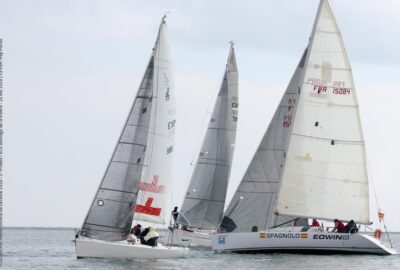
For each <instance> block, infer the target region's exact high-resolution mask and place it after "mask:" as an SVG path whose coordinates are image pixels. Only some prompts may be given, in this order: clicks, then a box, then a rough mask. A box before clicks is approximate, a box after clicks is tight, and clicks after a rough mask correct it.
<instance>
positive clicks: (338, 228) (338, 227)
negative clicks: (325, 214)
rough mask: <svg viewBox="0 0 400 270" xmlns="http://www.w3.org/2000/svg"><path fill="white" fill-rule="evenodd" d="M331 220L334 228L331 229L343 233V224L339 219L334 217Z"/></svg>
mask: <svg viewBox="0 0 400 270" xmlns="http://www.w3.org/2000/svg"><path fill="white" fill-rule="evenodd" d="M333 222H335V228H334V229H333V231H332V232H338V233H344V232H345V226H344V224H343V223H342V222H341V221H340V220H338V219H336V218H335V219H334V220H333Z"/></svg>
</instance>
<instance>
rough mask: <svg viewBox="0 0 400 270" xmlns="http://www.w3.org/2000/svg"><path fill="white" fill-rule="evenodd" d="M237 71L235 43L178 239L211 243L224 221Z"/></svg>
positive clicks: (183, 210)
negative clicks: (213, 234)
mask: <svg viewBox="0 0 400 270" xmlns="http://www.w3.org/2000/svg"><path fill="white" fill-rule="evenodd" d="M238 102H239V101H238V71H237V66H236V58H235V51H234V47H233V43H232V42H231V47H230V51H229V56H228V60H227V63H226V69H225V73H224V77H223V80H222V84H221V87H220V90H219V92H218V96H217V99H216V101H215V104H214V108H213V110H212V113H211V118H210V121H209V123H208V128H207V131H206V134H205V137H204V141H203V144H202V146H201V150H200V153H199V155H198V157H197V161H196V162H195V167H194V171H193V174H192V177H191V180H190V184H189V186H188V189H187V192H186V196H185V199H184V201H183V204H182V207H181V210H180V212H179V216H178V218H177V224H179V225H180V226H179V227H177V226H175V228H174V236H173V239H174V242H175V243H181V244H183V243H190V245H193V246H207V247H211V241H210V237H209V235H210V233H211V232H215V229H216V228H217V227H218V225H219V223H220V222H221V219H222V216H223V211H224V206H225V197H226V191H227V187H228V180H229V175H230V171H231V166H232V159H233V151H234V147H235V138H236V127H237V120H238V107H239V103H238Z"/></svg>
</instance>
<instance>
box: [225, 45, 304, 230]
mask: <svg viewBox="0 0 400 270" xmlns="http://www.w3.org/2000/svg"><path fill="white" fill-rule="evenodd" d="M306 56H307V49H306V50H305V52H304V54H303V56H302V58H301V60H300V63H299V64H298V66H297V69H296V71H295V73H294V75H293V77H292V79H291V81H290V83H289V85H288V87H287V89H286V91H285V93H284V95H283V97H282V99H281V101H280V104H279V107H278V109H277V110H276V112H275V114H274V116H273V118H272V120H271V123H270V124H269V126H268V129H267V131H266V133H265V135H264V137H263V139H262V140H261V143H260V145H259V146H258V148H257V151H256V153H255V154H254V156H253V159H252V161H251V163H250V165H249V167H248V168H247V170H246V173H245V174H244V176H243V178H242V180H241V182H240V184H239V186H238V189H237V190H236V192H235V194H234V196H233V198H232V200H231V202H230V203H229V206H228V208H227V209H226V211H225V216H224V218H223V220H222V222H221V224H220V228H219V230H220V231H228V232H231V231H237V232H249V231H251V230H252V229H253V227H254V226H256V227H257V228H258V229H259V230H261V229H267V228H271V227H273V226H274V225H279V224H281V223H284V222H286V221H287V220H290V219H293V218H295V217H279V218H278V217H277V216H276V215H275V212H276V211H275V207H276V201H277V192H278V189H279V187H280V179H281V175H282V170H283V166H284V162H285V155H286V151H287V147H288V139H289V135H290V132H291V129H292V127H293V120H294V116H295V115H294V114H295V113H296V106H297V103H298V97H299V93H300V86H301V84H302V82H303V80H302V78H303V72H304V62H305V59H306Z"/></svg>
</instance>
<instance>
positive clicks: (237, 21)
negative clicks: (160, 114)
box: [0, 0, 400, 231]
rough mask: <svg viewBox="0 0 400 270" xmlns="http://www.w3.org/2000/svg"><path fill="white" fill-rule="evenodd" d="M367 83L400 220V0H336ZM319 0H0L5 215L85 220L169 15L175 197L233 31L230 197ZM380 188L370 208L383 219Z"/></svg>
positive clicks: (364, 116)
mask: <svg viewBox="0 0 400 270" xmlns="http://www.w3.org/2000/svg"><path fill="white" fill-rule="evenodd" d="M330 2H331V6H332V9H333V12H334V14H335V15H336V19H337V21H338V24H339V28H340V29H341V32H342V35H343V39H344V42H345V46H346V49H347V52H348V54H349V58H350V62H351V65H352V68H353V75H354V80H355V84H356V90H357V96H358V99H359V104H360V111H361V120H362V125H363V129H364V136H365V140H366V145H367V159H368V165H369V173H370V180H371V181H373V182H374V185H375V188H376V193H377V196H378V199H379V202H380V207H381V208H382V210H383V211H384V212H385V214H386V216H385V218H386V220H387V224H388V226H389V229H391V230H396V231H400V210H399V206H398V205H399V191H400V177H399V164H400V154H399V153H400V143H399V141H400V139H399V138H400V128H399V120H398V115H399V113H398V102H399V101H400V52H399V48H400V1H398V0H368V1H365V0H353V1H348V0H331V1H330ZM318 3H319V1H318V0H302V1H298V0H285V1H282V0H258V1H257V0H249V1H233V0H229V1H228V0H227V1H225V0H221V1H216V0H215V1H211V0H205V1H183V0H182V1H178V0H176V1H173V0H172V1H168V0H165V1H161V0H160V1H139V0H138V1H132V0H129V1H128V0H127V1H122V0H121V1H120V0H118V1H102V0H96V1H94V0H92V1H80V0H75V1H51V0H47V1H28V0H26V1H19V0H2V1H0V38H3V39H4V41H3V51H4V57H3V58H4V63H3V74H4V114H5V120H4V124H5V128H4V130H5V133H4V225H5V226H74V227H78V226H80V225H81V224H82V222H83V218H84V216H85V214H86V212H87V210H88V208H89V206H90V203H91V200H92V198H93V196H94V193H95V191H96V188H97V186H98V184H99V182H100V180H101V177H102V175H103V173H104V171H105V168H106V166H107V163H108V161H109V158H110V155H111V153H112V151H113V148H114V146H115V143H116V141H117V138H118V136H119V133H120V131H121V128H122V125H123V123H124V121H125V119H126V116H127V113H128V111H129V109H130V106H131V104H132V101H133V98H134V96H135V93H136V91H137V88H138V86H139V83H140V80H141V77H142V75H143V73H144V70H145V67H146V64H147V61H148V59H149V56H150V53H151V49H152V46H153V44H154V41H155V38H156V34H157V29H158V26H159V23H160V20H161V17H162V15H163V14H164V12H165V11H169V12H170V13H169V14H168V20H167V21H168V28H169V39H170V44H171V49H172V54H173V60H174V62H175V68H176V73H175V85H176V95H177V130H176V143H175V146H176V147H175V149H174V150H175V160H174V167H173V176H174V177H173V184H174V196H173V202H172V204H171V208H172V206H173V205H180V204H181V203H182V199H183V195H184V193H185V191H186V186H187V184H188V181H189V177H190V172H191V169H190V162H191V160H192V159H193V157H194V156H195V155H196V154H195V149H196V148H198V147H199V143H200V142H201V138H199V133H200V131H201V130H202V129H204V127H205V126H204V124H205V123H206V121H207V120H206V119H207V117H208V116H207V115H206V110H207V109H208V108H209V107H210V106H211V104H212V100H213V97H214V96H215V94H216V91H217V90H218V88H219V86H220V83H221V79H222V75H223V71H224V67H225V63H226V59H227V56H228V50H229V41H230V40H233V41H234V42H235V48H236V56H237V63H238V69H239V98H240V112H239V126H238V136H237V143H236V146H237V147H236V152H235V156H234V162H233V169H232V174H231V182H230V187H229V190H228V201H229V199H230V197H231V196H232V194H233V192H234V191H235V189H236V187H237V185H238V183H239V181H240V179H241V177H242V175H243V174H244V172H245V170H246V168H247V166H248V164H249V162H250V159H251V157H252V155H253V154H254V152H255V150H256V147H257V145H258V144H259V142H260V140H261V137H262V135H263V134H264V132H265V130H266V127H267V126H268V123H269V121H270V119H271V117H272V114H273V113H274V111H275V109H276V107H277V105H278V102H279V100H280V97H281V95H282V94H283V91H284V90H285V88H286V85H287V84H288V82H289V80H290V78H291V75H292V73H293V72H294V69H295V67H296V64H297V62H298V61H299V59H300V57H301V54H302V51H303V50H304V48H305V46H306V45H307V41H308V38H309V34H310V32H311V28H312V24H313V21H314V17H315V14H316V11H317V7H318ZM374 201H375V199H374V196H373V194H372V193H371V216H372V217H373V219H374V220H376V218H375V216H376V206H375V203H374Z"/></svg>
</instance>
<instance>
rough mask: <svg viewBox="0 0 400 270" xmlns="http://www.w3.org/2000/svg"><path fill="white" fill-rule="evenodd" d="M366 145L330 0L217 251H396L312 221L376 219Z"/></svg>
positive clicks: (215, 241)
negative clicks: (310, 223) (371, 206)
mask: <svg viewBox="0 0 400 270" xmlns="http://www.w3.org/2000/svg"><path fill="white" fill-rule="evenodd" d="M365 152H366V151H365V144H364V139H363V134H362V129H361V122H360V115H359V108H358V102H357V97H356V92H355V88H354V82H353V77H352V72H351V68H350V64H349V60H348V57H347V54H346V51H345V48H344V44H343V41H342V37H341V34H340V32H339V29H338V26H337V23H336V21H335V18H334V15H333V13H332V10H331V8H330V6H329V3H328V1H327V0H321V1H320V4H319V8H318V12H317V16H316V19H315V22H314V26H313V30H312V33H311V37H310V40H309V44H308V46H307V48H306V49H305V51H304V53H303V55H302V57H301V60H300V62H299V64H298V65H297V68H296V70H295V73H294V75H293V77H292V79H291V81H290V83H289V85H288V87H287V89H286V91H285V93H284V95H283V97H282V99H281V101H280V104H279V106H278V108H277V110H276V112H275V114H274V116H273V118H272V120H271V123H270V124H269V127H268V129H267V131H266V133H265V135H264V137H263V139H262V141H261V143H260V145H259V147H258V149H257V151H256V153H255V155H254V157H253V159H252V161H251V163H250V165H249V167H248V169H247V171H246V173H245V175H244V177H243V178H242V181H241V182H240V184H239V186H238V189H237V191H236V193H235V194H234V196H233V199H232V201H231V202H230V204H229V206H228V208H227V210H226V211H225V216H224V219H223V220H222V222H221V225H220V227H219V232H220V233H218V234H214V235H212V237H211V239H212V247H213V249H214V250H226V251H236V252H251V251H255V252H261V251H262V252H307V253H366V254H382V255H383V254H395V253H396V251H395V250H394V249H392V248H391V247H389V246H388V245H386V243H384V242H383V241H381V240H380V239H377V238H373V237H371V236H369V235H366V234H358V233H333V232H328V231H327V230H324V229H323V228H317V227H309V226H308V219H311V218H315V219H320V220H324V221H325V222H331V221H332V220H334V219H339V220H342V221H347V222H348V221H350V220H354V221H355V222H356V223H358V224H366V225H369V224H370V216H369V191H368V175H367V166H366V156H365V155H366V154H365Z"/></svg>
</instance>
